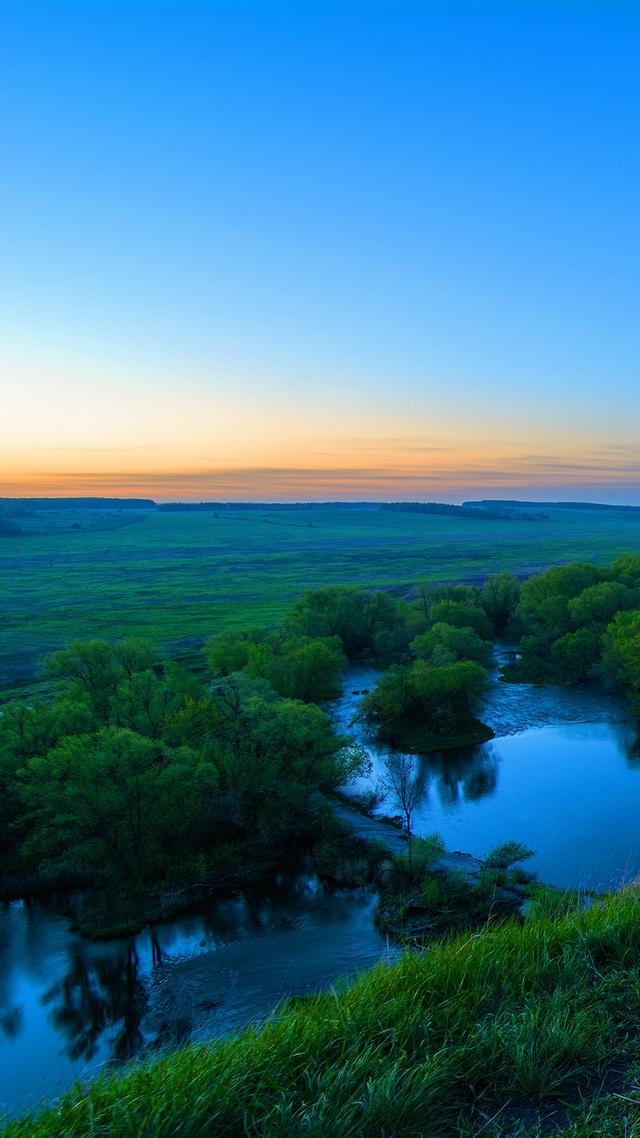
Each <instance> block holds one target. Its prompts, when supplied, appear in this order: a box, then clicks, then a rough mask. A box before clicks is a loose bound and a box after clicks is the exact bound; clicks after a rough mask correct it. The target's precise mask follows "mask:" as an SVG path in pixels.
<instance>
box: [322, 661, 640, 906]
mask: <svg viewBox="0 0 640 1138" xmlns="http://www.w3.org/2000/svg"><path fill="white" fill-rule="evenodd" d="M506 652H507V650H506V649H502V650H500V651H499V652H498V653H497V663H498V664H500V663H501V662H502V660H503V659H504V657H505V655H506ZM378 675H379V673H378V672H376V671H375V670H374V669H373V668H364V667H363V668H354V669H352V670H351V671H350V673H349V677H348V680H349V682H348V684H346V685H345V689H344V695H343V697H342V699H341V700H340V701H339V702H338V703H337V704H336V708H335V718H336V721H337V724H338V725H339V727H340V728H341V729H342V730H343V731H345V732H347V731H348V732H349V733H350V734H351V736H352V737H353V738H355V739H356V740H357V741H358V742H359V743H361V744H362V745H363V746H365V747H366V749H367V750H368V752H369V754H370V756H371V759H372V772H371V775H370V776H368V777H367V778H363V779H361V780H359V781H358V782H357V783H355V784H354V786H353V787H352V788H350V789H352V790H353V791H355V792H361V791H364V790H368V789H370V788H372V787H373V786H375V785H376V784H377V783H379V782H380V780H381V778H382V776H383V774H384V761H385V757H386V756H387V755H388V753H389V752H388V748H386V747H384V746H383V745H381V744H379V743H377V742H376V740H375V738H374V737H373V734H372V731H371V729H370V728H369V727H368V725H367V724H366V723H365V722H364V721H363V720H362V718H361V716H360V704H361V701H362V693H363V691H366V690H368V689H370V688H371V687H373V685H374V684H375V683H376V680H377V678H378ZM481 717H482V719H483V721H484V722H486V723H487V724H489V726H490V727H492V728H493V730H494V732H495V735H496V737H495V739H492V740H491V741H490V742H488V743H483V744H481V745H480V746H476V747H465V748H457V749H455V750H452V751H445V752H434V753H432V754H429V755H425V756H422V757H421V758H420V760H419V763H420V773H419V780H420V784H421V793H420V800H419V802H418V805H417V808H416V810H415V813H414V819H413V823H414V829H415V832H416V833H417V834H429V833H433V832H436V833H439V834H440V835H441V836H442V838H443V839H444V841H445V844H446V846H447V848H448V849H451V850H461V851H464V852H465V853H471V854H474V856H476V857H480V858H482V857H485V856H486V855H487V853H488V852H489V850H490V849H492V848H493V847H494V846H496V845H499V844H501V843H502V842H504V841H508V840H509V839H515V840H516V841H519V842H523V843H524V844H525V845H527V846H529V847H530V848H531V849H533V850H534V851H535V856H534V857H533V858H532V859H531V860H530V861H528V862H527V868H529V869H531V870H533V871H535V872H536V873H537V874H538V876H539V877H540V879H541V880H542V881H547V882H549V883H550V884H552V885H557V886H559V887H561V888H568V889H571V888H575V889H585V890H586V889H593V890H597V891H604V890H606V889H611V888H617V887H618V886H619V885H621V884H622V883H624V882H625V881H629V880H633V879H634V878H636V877H637V876H638V875H640V824H639V820H640V746H639V742H638V725H637V723H636V722H635V720H633V719H631V718H630V716H629V714H628V712H627V711H626V708H625V705H624V704H623V703H622V702H621V701H620V700H618V699H616V698H615V697H613V696H608V695H606V694H605V693H603V692H602V691H601V690H600V689H598V688H597V687H595V686H587V685H585V686H584V687H578V688H559V687H535V686H533V685H531V684H506V683H502V682H500V680H499V679H498V669H497V668H496V670H495V672H494V676H493V681H492V684H491V689H490V692H489V697H488V700H487V703H486V706H485V708H484V710H483V712H482V713H481ZM379 813H382V814H384V813H386V814H388V813H397V808H396V809H395V810H394V809H393V804H389V803H383V804H382V805H381V806H380V809H379Z"/></svg>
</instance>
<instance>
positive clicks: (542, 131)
mask: <svg viewBox="0 0 640 1138" xmlns="http://www.w3.org/2000/svg"><path fill="white" fill-rule="evenodd" d="M639 48H640V7H638V6H636V5H633V4H615V3H600V4H591V5H590V4H588V3H586V4H578V3H571V2H567V3H550V2H549V3H537V4H527V3H515V2H514V3H503V4H491V5H489V4H484V3H463V2H460V3H457V2H456V0H452V2H450V3H447V4H430V3H422V4H417V3H415V4H410V3H407V4H402V3H393V4H382V3H378V4H366V3H350V4H349V3H338V2H334V3H324V4H320V3H309V4H305V3H300V4H298V5H295V6H293V5H290V6H283V5H279V4H274V3H269V2H268V0H263V2H262V3H260V4H250V3H242V4H217V3H213V2H211V3H200V4H190V3H188V2H187V3H181V4H179V5H178V4H175V3H168V2H165V3H162V2H158V3H153V4H152V3H127V2H124V0H122V2H120V3H117V2H115V0H113V2H112V3H109V4H106V3H91V2H86V3H75V4H70V3H67V4H63V3H56V2H55V0H51V2H49V3H47V4H39V5H38V4H33V3H31V2H30V0H23V2H22V3H20V4H12V3H2V2H1V0H0V129H1V132H2V133H1V137H2V156H3V159H2V167H3V174H2V178H1V179H0V368H1V374H2V379H3V388H4V389H5V390H6V393H7V395H6V402H5V407H6V410H7V414H6V415H5V416H3V423H2V425H0V444H1V447H2V454H3V457H2V458H1V459H0V486H1V487H3V488H4V492H6V493H12V492H15V493H18V492H27V490H28V488H29V487H31V486H33V487H34V488H35V487H36V486H37V487H41V486H45V485H46V486H48V487H50V488H51V492H57V491H60V492H65V493H67V492H82V490H83V489H87V491H94V490H95V489H96V487H99V486H103V487H104V488H105V492H108V489H109V488H110V487H113V488H117V490H118V492H122V490H123V487H125V488H126V487H127V486H128V485H130V486H131V488H132V490H135V491H136V492H137V491H139V490H140V489H141V488H144V487H145V486H147V487H156V492H158V494H159V496H164V497H171V496H184V494H185V493H188V494H189V495H191V496H197V497H200V496H205V497H206V496H209V495H212V496H215V495H216V494H217V493H218V491H220V490H221V489H222V488H224V490H225V493H226V496H229V495H233V494H236V495H237V496H239V497H262V496H266V497H270V496H272V494H273V492H275V491H277V492H278V495H279V496H282V497H299V496H302V497H315V496H318V497H322V496H325V494H327V493H330V494H331V496H336V495H339V496H343V497H353V496H355V497H362V496H375V497H398V496H407V494H408V495H410V496H425V495H427V496H430V497H449V498H456V497H460V496H465V495H466V494H467V492H472V491H473V490H474V489H475V488H476V487H477V488H479V489H485V488H491V490H492V492H493V491H494V490H504V492H505V493H513V494H516V493H517V494H522V490H523V488H525V489H526V490H527V491H528V490H531V491H532V492H533V491H536V492H538V491H540V492H541V493H544V494H545V495H546V494H547V493H548V494H549V495H551V496H554V495H559V496H563V497H575V496H580V497H585V496H593V494H592V493H591V492H590V491H591V488H594V489H597V491H598V496H599V497H601V498H603V497H604V498H605V500H614V499H619V498H622V499H624V500H629V501H633V500H638V498H639V496H640V495H639V487H640V476H639V473H638V469H637V466H638V457H637V455H638V452H637V450H636V445H635V443H636V438H637V433H638V426H639V419H640V415H639V412H640V396H639V394H638V389H639V388H638V370H639V368H638V361H639V360H640V321H638V318H637V312H638V300H639V296H640V291H639V287H638V286H639V283H640V282H639V275H640V269H639V266H640V225H639V223H638V201H640V193H639V191H640V184H639V183H640V156H639V148H638V145H637V141H638V138H639V137H640V131H639V127H640V122H639V118H640V115H639V112H640V72H639V70H638V67H637V59H638V51H639ZM128 480H129V481H128ZM369 489H370V491H371V492H370V493H369V492H368V490H369ZM405 490H406V493H405Z"/></svg>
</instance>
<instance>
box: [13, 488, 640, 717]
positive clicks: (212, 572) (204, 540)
mask: <svg viewBox="0 0 640 1138" xmlns="http://www.w3.org/2000/svg"><path fill="white" fill-rule="evenodd" d="M538 512H539V511H535V513H536V514H538ZM531 513H533V511H532V512H531ZM544 513H545V515H546V516H544V517H540V516H530V515H529V514H528V513H527V512H526V511H523V513H522V517H521V518H516V519H501V518H497V519H490V518H485V517H478V519H477V520H476V519H475V518H470V517H468V516H464V517H455V516H453V517H450V516H446V515H445V516H442V515H425V514H412V513H403V512H392V511H385V510H380V509H375V508H368V509H367V508H359V509H353V510H346V509H331V508H323V509H313V508H309V509H297V510H279V509H277V508H273V507H265V508H256V509H254V510H238V511H237V512H236V511H234V510H221V511H219V512H217V513H216V512H214V511H211V512H208V511H206V512H184V513H182V512H167V513H165V512H162V511H158V510H153V511H149V512H143V513H139V514H136V515H132V520H128V519H127V524H117V525H115V524H113V520H111V522H110V523H109V524H108V525H106V526H105V528H90V527H89V528H87V527H83V528H72V527H74V526H75V525H76V524H77V523H74V522H73V521H71V520H70V519H69V521H68V524H65V519H64V518H63V519H62V522H60V519H58V522H57V524H56V525H54V526H50V527H49V530H48V532H31V533H22V534H16V535H10V534H7V535H5V536H3V537H2V539H1V540H0V610H1V611H2V636H1V638H0V692H1V693H2V696H3V697H4V698H7V697H8V696H11V695H15V694H16V692H17V691H19V690H23V691H26V692H28V691H30V690H31V689H32V688H33V686H34V683H35V684H36V685H37V684H38V682H39V681H38V679H37V676H38V670H39V668H40V666H41V664H42V661H43V659H44V658H45V657H46V656H47V655H48V654H49V653H50V652H52V651H54V650H56V649H58V648H60V647H62V646H64V645H65V644H68V643H69V641H71V640H73V639H74V638H85V639H86V638H88V637H105V638H108V639H114V638H118V637H123V636H127V635H141V636H148V637H150V638H152V639H153V640H154V641H155V642H157V643H159V644H160V645H162V646H163V647H164V649H165V650H166V651H167V652H168V653H170V654H171V655H173V656H176V657H177V658H179V659H182V660H184V662H186V663H189V664H191V665H192V666H193V665H194V664H196V663H197V661H198V659H199V650H200V647H201V645H202V643H203V642H204V641H205V640H206V639H207V638H208V637H210V636H212V635H214V634H216V633H218V632H220V631H222V630H223V629H226V628H230V627H238V626H246V625H251V624H255V625H262V626H271V625H275V624H276V623H277V622H278V620H279V619H280V618H281V617H282V615H283V613H284V612H285V611H286V609H287V608H288V607H290V605H291V602H292V600H294V599H295V598H296V597H297V596H299V594H300V593H302V592H303V591H304V590H305V589H308V588H314V587H318V586H321V585H327V584H340V583H342V584H344V583H350V584H354V585H363V586H378V587H381V588H385V589H393V590H397V591H398V592H400V593H402V592H405V591H409V590H410V589H411V586H412V585H415V583H416V582H418V581H425V580H434V581H468V582H473V583H476V582H480V581H482V580H483V579H484V578H485V577H487V576H489V575H490V574H492V573H496V572H499V571H501V570H504V569H507V570H509V571H511V572H512V573H514V574H516V575H517V576H520V577H525V576H528V575H529V574H531V573H534V572H536V571H538V570H539V569H542V568H544V567H546V566H548V565H551V564H561V563H565V562H568V561H593V562H595V563H597V564H604V563H606V562H608V561H610V560H611V559H612V558H613V557H615V556H617V555H618V554H619V553H622V552H626V551H639V550H640V513H638V512H637V511H632V510H624V509H620V510H614V509H606V510H604V509H585V508H584V507H582V508H580V509H575V510H572V509H566V508H563V509H556V508H553V507H549V506H545V507H544Z"/></svg>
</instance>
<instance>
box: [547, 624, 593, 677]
mask: <svg viewBox="0 0 640 1138" xmlns="http://www.w3.org/2000/svg"><path fill="white" fill-rule="evenodd" d="M601 649H602V641H601V638H600V636H598V634H597V632H595V631H594V630H593V629H592V628H578V629H576V631H575V632H565V634H564V636H560V637H559V638H558V639H557V640H554V642H553V644H552V645H551V651H550V655H549V663H550V666H551V669H552V671H553V675H554V677H555V678H556V679H557V680H558V681H559V682H560V683H564V684H577V683H580V682H581V681H582V680H588V679H592V678H593V677H594V676H595V675H597V671H598V664H599V660H600V653H601Z"/></svg>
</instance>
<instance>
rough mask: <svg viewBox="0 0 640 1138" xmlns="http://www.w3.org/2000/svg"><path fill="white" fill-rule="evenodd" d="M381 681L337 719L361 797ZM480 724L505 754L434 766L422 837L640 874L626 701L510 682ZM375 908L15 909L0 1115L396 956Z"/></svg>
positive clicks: (280, 894) (609, 872)
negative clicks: (164, 913)
mask: <svg viewBox="0 0 640 1138" xmlns="http://www.w3.org/2000/svg"><path fill="white" fill-rule="evenodd" d="M505 651H506V650H505ZM376 678H377V673H376V672H375V671H373V669H371V668H352V669H350V671H349V673H348V674H347V676H346V679H345V687H344V695H343V697H342V699H340V700H339V701H337V702H336V704H335V705H334V708H333V714H334V718H335V720H336V723H337V725H338V726H339V727H340V728H342V729H343V730H346V729H348V730H349V731H350V733H351V734H352V735H353V736H355V738H356V739H358V741H360V742H362V743H363V744H364V745H366V746H367V748H368V750H369V751H370V753H371V756H372V760H373V771H372V775H371V777H370V778H369V779H367V780H364V781H363V782H362V783H361V784H360V786H359V787H356V788H355V789H356V790H357V789H361V790H362V789H364V788H365V786H371V785H372V784H374V783H375V781H376V779H377V778H378V777H379V776H380V773H381V771H382V769H383V765H384V757H385V749H384V748H383V747H381V746H380V745H378V744H377V743H376V742H375V740H374V739H373V738H372V735H371V732H370V731H369V730H368V728H367V726H366V724H365V723H364V722H363V721H362V719H361V718H359V708H360V702H361V699H362V691H363V690H364V689H366V688H369V687H371V686H372V684H374V683H375V681H376ZM483 718H484V719H485V720H486V721H487V722H488V723H489V724H490V725H491V726H492V727H493V729H494V731H495V733H496V738H495V739H493V740H492V741H491V742H489V743H486V744H483V745H482V746H479V747H473V748H466V749H463V750H457V751H451V752H447V753H442V754H432V755H429V756H424V757H423V758H422V759H421V760H420V766H421V775H420V777H421V782H422V797H421V800H420V803H419V806H418V809H417V811H416V815H415V825H416V830H417V831H418V832H420V833H430V832H433V831H437V832H439V833H440V834H441V835H442V836H443V838H444V839H445V842H446V844H447V847H448V848H450V849H458V850H463V851H466V852H470V853H473V854H475V855H476V856H479V857H482V856H483V855H485V854H486V853H487V852H488V850H489V849H490V848H491V847H492V846H495V845H496V844H498V843H500V842H502V841H505V840H507V839H509V838H515V839H517V840H518V841H522V842H525V843H526V844H528V845H530V846H531V847H532V848H533V849H534V850H535V851H536V854H535V857H534V859H532V861H531V863H529V864H530V866H531V868H532V869H534V870H535V871H536V872H537V873H538V874H539V876H540V878H541V879H542V880H546V881H549V882H552V883H554V884H557V885H560V886H566V887H577V888H582V889H587V888H591V889H606V888H610V887H611V886H617V885H619V884H620V883H621V882H623V881H625V880H629V879H632V878H634V877H636V876H637V875H638V874H640V827H639V826H638V818H640V752H639V751H638V745H637V729H636V725H635V724H634V722H633V721H632V720H630V719H629V717H628V715H627V714H626V712H625V709H624V707H623V706H622V705H621V704H620V703H619V702H617V701H616V700H615V699H611V698H608V697H606V696H604V695H603V694H602V693H601V692H599V691H598V690H597V689H595V688H583V689H561V688H535V687H531V686H529V685H524V684H518V685H507V684H503V683H500V682H499V680H498V678H497V672H496V674H494V679H493V683H492V687H491V691H490V694H489V699H488V704H487V707H486V710H485V713H484V716H483ZM382 811H383V812H385V807H383V808H382ZM386 812H388V807H387V808H386ZM375 903H376V898H375V894H374V893H373V892H371V891H370V890H366V889H361V890H347V891H340V892H330V891H327V890H325V889H323V887H322V886H321V884H320V883H319V882H318V881H317V879H316V878H315V877H313V875H309V874H300V875H296V876H290V877H282V878H280V879H279V880H278V881H277V882H276V883H274V885H273V887H272V888H271V889H270V891H269V892H268V893H267V894H263V895H261V896H260V897H251V896H244V897H238V898H236V899H234V900H228V901H218V902H215V903H211V904H210V905H208V906H207V907H206V908H205V909H203V910H201V911H199V912H198V914H197V915H193V916H188V917H184V918H182V919H180V920H175V921H172V922H171V923H168V924H166V925H161V926H158V927H157V928H155V929H154V930H153V932H151V931H150V930H146V931H144V932H143V933H141V934H140V935H139V936H137V937H134V938H130V939H127V940H118V941H110V942H109V943H107V944H91V943H89V942H88V941H86V940H84V939H83V938H82V937H80V936H77V935H76V934H74V933H72V932H71V931H70V929H69V926H68V922H67V921H66V920H65V918H64V917H63V916H61V915H60V912H59V911H58V910H57V909H56V906H55V905H51V906H47V905H43V904H40V903H38V904H33V905H26V904H25V903H24V902H16V903H13V904H10V905H5V906H4V908H3V909H2V910H0V1110H1V1109H5V1110H6V1111H7V1112H8V1113H9V1114H14V1113H16V1112H19V1111H22V1110H24V1109H26V1108H28V1107H30V1106H33V1105H35V1104H36V1103H37V1102H38V1101H39V1100H41V1099H44V1098H46V1099H51V1098H52V1097H55V1096H56V1095H58V1094H59V1093H60V1092H61V1091H62V1090H64V1089H65V1087H67V1086H68V1085H69V1084H70V1083H71V1082H73V1080H74V1079H76V1078H90V1077H92V1076H94V1075H95V1074H96V1073H97V1072H98V1071H99V1070H100V1069H101V1068H102V1067H103V1066H104V1065H106V1064H113V1063H120V1062H123V1061H125V1060H127V1059H129V1058H131V1057H133V1056H136V1055H138V1056H139V1055H141V1054H144V1053H153V1051H154V1050H155V1049H157V1048H159V1047H164V1046H170V1045H172V1044H175V1043H178V1042H182V1041H184V1040H187V1039H191V1040H196V1041H201V1040H206V1039H209V1038H213V1037H219V1036H223V1035H225V1034H228V1033H229V1032H231V1031H233V1030H235V1029H236V1028H238V1027H241V1026H243V1025H245V1024H247V1023H259V1022H261V1021H263V1020H264V1019H265V1018H266V1017H268V1016H269V1015H270V1014H271V1012H272V1011H273V1010H274V1009H275V1008H277V1006H278V1005H279V1004H280V1003H281V1002H282V1000H283V999H284V998H285V997H287V996H291V995H298V996H304V995H306V994H308V993H310V992H316V991H320V990H323V989H326V988H327V987H329V986H330V985H331V984H334V983H336V982H337V981H338V980H339V979H340V978H341V977H348V976H353V975H355V974H357V973H358V972H359V971H362V970H363V969H365V968H368V967H370V966H371V965H372V964H373V963H374V962H375V961H377V960H379V959H381V958H387V959H393V957H394V955H395V950H394V949H393V947H392V946H390V945H388V944H387V942H386V941H385V939H384V938H383V937H382V936H381V935H380V934H379V933H378V932H377V930H376V929H375V927H374V925H373V920H372V916H373V910H374V908H375Z"/></svg>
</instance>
